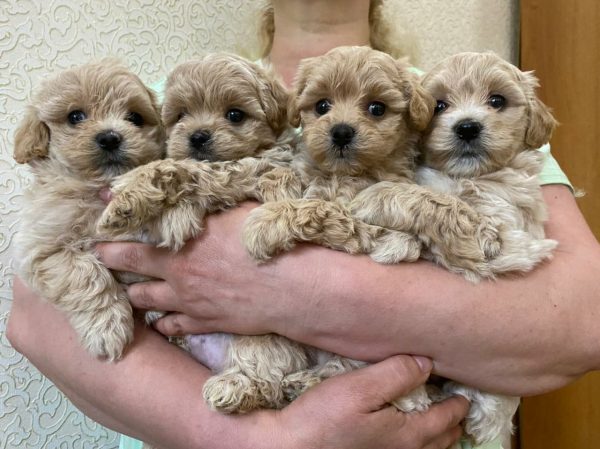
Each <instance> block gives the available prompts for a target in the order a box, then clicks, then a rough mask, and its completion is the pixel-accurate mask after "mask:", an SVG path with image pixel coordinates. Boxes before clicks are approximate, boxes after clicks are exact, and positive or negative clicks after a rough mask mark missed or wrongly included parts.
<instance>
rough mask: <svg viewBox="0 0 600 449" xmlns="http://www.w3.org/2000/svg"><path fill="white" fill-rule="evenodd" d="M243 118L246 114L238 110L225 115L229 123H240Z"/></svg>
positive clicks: (232, 110)
mask: <svg viewBox="0 0 600 449" xmlns="http://www.w3.org/2000/svg"><path fill="white" fill-rule="evenodd" d="M245 116H246V114H244V111H240V110H239V109H230V110H229V111H227V113H226V114H225V118H227V120H229V121H230V122H231V123H240V122H241V121H242V120H244V117H245Z"/></svg>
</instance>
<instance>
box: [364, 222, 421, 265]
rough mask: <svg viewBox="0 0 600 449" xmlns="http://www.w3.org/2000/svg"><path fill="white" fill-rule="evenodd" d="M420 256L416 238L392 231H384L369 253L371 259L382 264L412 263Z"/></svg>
mask: <svg viewBox="0 0 600 449" xmlns="http://www.w3.org/2000/svg"><path fill="white" fill-rule="evenodd" d="M420 255H421V241H420V240H419V239H418V238H417V237H416V236H414V235H411V234H407V233H405V232H400V231H393V230H385V233H384V234H383V235H382V236H380V237H379V238H377V239H376V241H375V242H374V244H373V250H372V251H371V253H370V256H371V259H373V260H374V261H375V262H379V263H384V264H393V263H398V262H402V261H405V262H414V261H415V260H417V259H418V258H419V256H420Z"/></svg>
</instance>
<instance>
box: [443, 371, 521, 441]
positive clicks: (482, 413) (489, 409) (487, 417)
mask: <svg viewBox="0 0 600 449" xmlns="http://www.w3.org/2000/svg"><path fill="white" fill-rule="evenodd" d="M444 391H445V392H446V393H449V394H453V395H460V396H464V397H465V398H467V399H468V400H469V401H470V403H471V407H470V408H469V412H468V414H467V417H466V418H465V420H464V431H465V434H466V435H467V436H468V437H469V438H470V439H471V440H472V441H473V442H474V443H475V445H476V446H479V445H482V444H485V443H488V442H490V441H493V440H495V439H496V438H498V437H500V436H502V435H507V434H509V433H510V432H512V428H513V425H512V417H513V415H514V414H515V412H516V411H517V408H518V406H519V398H515V397H509V396H500V395H492V394H489V393H484V392H482V391H479V390H476V389H474V388H470V387H466V386H464V385H460V384H457V383H455V382H448V383H447V384H445V385H444Z"/></svg>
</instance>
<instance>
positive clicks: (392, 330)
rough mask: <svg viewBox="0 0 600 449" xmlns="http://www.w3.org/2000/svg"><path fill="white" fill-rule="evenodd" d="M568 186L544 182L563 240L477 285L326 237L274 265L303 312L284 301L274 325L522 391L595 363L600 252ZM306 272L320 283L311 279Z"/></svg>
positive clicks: (351, 352)
mask: <svg viewBox="0 0 600 449" xmlns="http://www.w3.org/2000/svg"><path fill="white" fill-rule="evenodd" d="M563 189H564V188H563V187H554V186H553V187H552V188H546V189H545V194H546V200H547V202H548V204H549V209H550V214H551V220H550V222H549V226H548V229H547V233H548V237H550V238H555V239H557V240H558V241H559V242H561V246H560V247H559V249H558V250H557V251H556V255H555V258H554V260H553V261H552V262H551V263H547V264H544V265H542V266H540V267H539V268H538V269H536V270H535V271H533V272H532V273H529V274H528V275H527V276H522V277H513V278H503V279H500V280H498V281H496V282H482V283H480V284H479V285H473V284H470V283H468V282H467V281H465V280H464V279H462V278H461V277H459V276H456V275H452V274H450V273H447V272H445V271H444V270H442V269H441V268H438V267H435V266H433V265H432V264H430V263H427V262H418V263H415V264H401V265H396V266H381V265H377V264H375V263H373V262H372V261H370V260H369V259H368V258H367V257H356V256H347V255H345V254H342V253H331V254H324V253H323V250H322V249H320V248H316V247H306V248H303V249H302V250H300V251H296V252H292V253H290V254H287V255H285V256H283V257H281V258H280V260H279V261H276V262H274V263H275V265H274V267H273V269H274V272H275V273H276V274H277V275H278V276H282V277H286V276H287V278H286V279H285V280H282V279H279V281H280V282H277V283H278V284H279V285H287V286H288V287H287V288H285V290H284V291H283V292H282V293H283V294H285V295H289V298H286V300H284V301H282V303H284V304H289V303H290V302H292V303H293V304H294V305H296V306H297V309H296V310H295V313H296V319H295V320H292V319H291V317H289V315H290V314H289V312H287V313H285V311H281V312H282V317H283V318H282V319H280V320H276V321H275V324H274V327H276V328H277V329H275V330H276V331H278V332H281V333H283V334H285V335H286V336H288V337H290V338H293V339H297V340H301V341H303V342H305V343H309V344H313V345H315V346H318V347H322V348H325V349H328V350H331V351H334V352H338V353H342V354H344V355H347V356H350V357H354V358H358V359H367V360H379V359H382V358H385V357H387V356H389V355H390V354H397V353H412V354H421V355H427V356H429V357H432V358H433V359H434V362H435V370H436V372H437V373H439V374H442V375H444V376H448V377H451V378H454V379H457V380H460V381H463V382H466V383H469V384H473V385H476V386H479V387H481V388H485V389H488V390H491V391H501V392H506V393H511V394H520V395H526V394H535V393H539V392H541V391H546V390H549V389H553V388H557V387H558V386H561V385H563V384H565V383H566V382H568V381H569V380H572V379H573V378H575V377H577V376H579V375H581V374H583V373H585V372H586V371H588V370H590V369H596V368H598V367H600V361H599V356H598V352H599V350H598V344H597V343H596V342H597V341H600V336H599V335H598V332H599V330H598V326H597V323H596V321H597V319H596V315H597V313H598V312H597V309H598V304H599V302H598V301H599V300H600V289H599V286H598V285H597V282H596V280H597V279H598V277H599V276H600V262H599V261H600V250H599V249H598V244H597V242H596V241H595V239H594V238H593V236H591V235H585V234H584V233H581V232H577V233H573V232H572V229H580V228H581V226H579V225H580V224H581V223H577V222H574V220H583V219H582V218H581V216H580V215H579V213H578V211H577V209H576V206H575V205H574V203H573V204H568V206H569V207H572V208H574V209H573V210H565V204H564V193H565V192H563ZM564 190H566V189H564ZM567 195H570V193H568V192H567ZM556 201H559V202H560V204H561V207H560V208H557V207H556V204H555V202H556ZM575 212H576V213H575ZM583 224H585V223H584V222H583ZM298 270H303V271H307V270H308V271H310V272H308V273H307V274H306V276H304V279H311V278H313V277H316V280H315V281H314V282H313V283H312V284H311V285H318V286H319V288H318V290H317V289H314V288H307V286H306V285H304V286H302V285H300V284H301V281H302V280H301V279H298V278H299V276H297V272H298ZM290 273H296V275H293V274H292V275H288V274H290ZM308 287H310V286H308ZM286 317H289V318H286ZM298 317H299V318H300V319H298Z"/></svg>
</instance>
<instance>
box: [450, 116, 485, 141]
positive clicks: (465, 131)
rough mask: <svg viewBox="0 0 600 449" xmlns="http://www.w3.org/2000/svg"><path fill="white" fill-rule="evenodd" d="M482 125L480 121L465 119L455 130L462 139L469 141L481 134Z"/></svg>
mask: <svg viewBox="0 0 600 449" xmlns="http://www.w3.org/2000/svg"><path fill="white" fill-rule="evenodd" d="M481 129H482V126H481V124H480V123H479V122H476V121H473V120H464V121H462V122H459V123H458V124H457V125H456V126H455V127H454V132H455V133H456V135H457V136H458V137H459V139H461V140H466V141H467V142H468V141H470V140H473V139H475V138H477V137H478V136H479V133H480V132H481Z"/></svg>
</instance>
